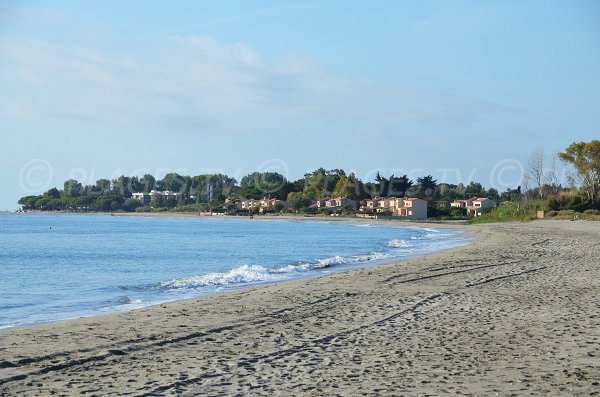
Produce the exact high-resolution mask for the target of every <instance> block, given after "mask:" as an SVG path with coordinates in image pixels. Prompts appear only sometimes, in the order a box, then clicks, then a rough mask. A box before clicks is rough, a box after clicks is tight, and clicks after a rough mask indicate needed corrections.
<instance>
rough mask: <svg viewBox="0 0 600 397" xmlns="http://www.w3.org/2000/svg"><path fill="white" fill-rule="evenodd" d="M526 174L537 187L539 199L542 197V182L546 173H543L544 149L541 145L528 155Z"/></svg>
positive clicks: (544, 180) (544, 181)
mask: <svg viewBox="0 0 600 397" xmlns="http://www.w3.org/2000/svg"><path fill="white" fill-rule="evenodd" d="M526 175H527V177H528V178H529V179H530V180H531V182H532V184H533V186H535V188H536V189H537V194H538V197H539V199H540V200H543V199H544V189H543V187H544V183H546V175H545V173H544V149H542V148H541V147H539V148H537V149H535V150H534V151H533V152H531V154H530V155H529V159H528V160H527V167H526Z"/></svg>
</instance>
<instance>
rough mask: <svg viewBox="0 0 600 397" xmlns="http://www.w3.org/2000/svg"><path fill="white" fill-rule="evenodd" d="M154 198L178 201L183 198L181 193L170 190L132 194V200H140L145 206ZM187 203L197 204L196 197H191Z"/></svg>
mask: <svg viewBox="0 0 600 397" xmlns="http://www.w3.org/2000/svg"><path fill="white" fill-rule="evenodd" d="M153 196H163V197H164V198H165V199H177V198H178V197H179V196H181V193H178V192H172V191H170V190H151V191H150V193H146V192H134V193H131V198H134V199H136V200H139V201H140V202H141V203H142V204H144V205H149V204H150V200H151V199H152V197H153ZM186 201H187V202H191V203H195V202H196V196H193V195H192V196H189V197H188V198H187V200H186Z"/></svg>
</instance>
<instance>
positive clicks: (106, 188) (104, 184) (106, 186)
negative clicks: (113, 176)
mask: <svg viewBox="0 0 600 397" xmlns="http://www.w3.org/2000/svg"><path fill="white" fill-rule="evenodd" d="M110 187H111V186H110V181H109V180H108V179H98V180H97V181H96V189H97V190H98V191H100V192H101V194H109V193H110Z"/></svg>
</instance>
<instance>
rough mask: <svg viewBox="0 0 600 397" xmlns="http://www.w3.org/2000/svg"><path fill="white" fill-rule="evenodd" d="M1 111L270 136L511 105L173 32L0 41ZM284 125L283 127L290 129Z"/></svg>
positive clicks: (442, 117)
mask: <svg viewBox="0 0 600 397" xmlns="http://www.w3.org/2000/svg"><path fill="white" fill-rule="evenodd" d="M0 83H2V85H3V86H5V87H13V89H14V90H13V91H11V90H6V91H4V92H3V93H1V94H0V101H1V103H2V104H3V105H4V106H5V107H7V108H13V109H15V108H17V109H27V112H24V111H18V112H9V113H8V114H7V112H4V113H3V115H2V117H3V118H5V117H12V118H22V117H24V115H26V118H27V119H28V120H36V119H41V120H46V121H48V120H53V121H55V122H57V121H58V122H60V120H68V121H69V122H72V121H74V120H75V121H77V120H79V121H80V122H82V123H92V124H94V123H101V124H103V125H109V126H114V127H125V128H129V127H141V128H150V129H158V130H163V129H168V130H169V131H171V132H177V131H180V132H190V131H197V130H206V129H207V127H209V128H212V129H214V130H218V131H220V132H228V133H236V131H237V130H238V129H239V127H240V126H243V127H244V129H245V130H246V131H251V132H255V133H258V132H264V131H262V129H263V128H264V126H265V125H266V124H268V123H270V121H269V120H278V121H279V122H282V123H286V124H288V125H293V124H298V123H302V122H306V121H307V120H315V119H317V120H323V119H324V120H329V121H343V122H346V123H349V124H353V123H363V124H379V125H381V124H388V125H392V126H393V125H398V124H402V123H407V124H436V123H449V122H450V123H469V122H473V121H476V120H478V119H479V118H481V117H485V116H486V115H488V114H493V113H497V112H506V111H510V109H507V108H506V107H503V106H501V105H498V104H495V103H493V102H491V101H486V100H482V99H478V98H465V97H458V96H455V95H452V94H449V93H444V92H435V91H432V90H424V89H420V88H416V87H411V86H399V85H394V84H386V83H383V82H376V81H370V80H367V79H362V80H359V79H354V78H350V77H347V76H344V75H341V74H339V73H336V72H334V71H331V70H329V69H328V68H327V67H326V66H324V65H321V64H319V63H317V62H315V61H314V60H312V59H310V58H309V57H307V56H303V55H299V54H296V55H294V56H290V57H288V58H286V59H284V60H282V61H281V62H279V63H277V64H267V63H266V62H265V61H263V60H262V58H261V56H260V55H259V54H258V53H257V52H256V51H255V50H254V49H253V48H251V47H249V46H247V45H245V44H242V43H234V44H224V43H221V42H219V41H217V40H215V39H213V38H211V37H207V36H172V37H169V38H167V39H165V40H164V41H162V42H160V43H159V44H158V45H157V46H156V47H155V48H153V49H152V50H151V51H149V50H142V49H139V50H136V51H133V52H132V53H130V54H127V56H123V57H117V56H115V55H111V54H104V53H102V52H99V51H95V52H94V51H90V50H89V49H82V48H77V47H70V46H61V45H52V44H48V43H44V42H40V41H26V40H18V39H14V38H10V37H4V38H0ZM285 129H286V125H281V126H280V128H279V131H281V130H285Z"/></svg>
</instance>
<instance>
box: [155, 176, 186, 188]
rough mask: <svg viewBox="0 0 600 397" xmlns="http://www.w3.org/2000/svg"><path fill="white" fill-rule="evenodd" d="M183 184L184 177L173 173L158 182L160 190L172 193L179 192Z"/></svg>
mask: <svg viewBox="0 0 600 397" xmlns="http://www.w3.org/2000/svg"><path fill="white" fill-rule="evenodd" d="M184 184H185V180H184V177H183V176H181V175H179V174H177V173H175V172H171V173H169V174H167V175H165V177H164V178H163V179H162V180H161V181H160V182H159V185H160V188H161V189H162V190H170V191H172V192H179V191H180V190H181V188H182V187H183V186H184Z"/></svg>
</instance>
